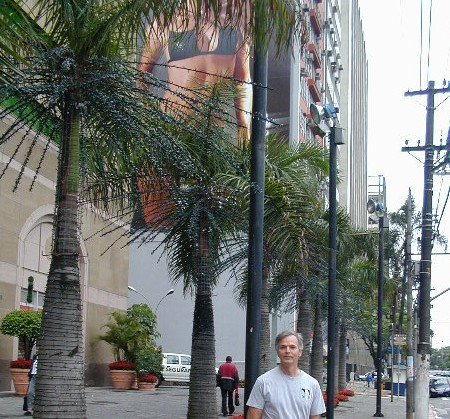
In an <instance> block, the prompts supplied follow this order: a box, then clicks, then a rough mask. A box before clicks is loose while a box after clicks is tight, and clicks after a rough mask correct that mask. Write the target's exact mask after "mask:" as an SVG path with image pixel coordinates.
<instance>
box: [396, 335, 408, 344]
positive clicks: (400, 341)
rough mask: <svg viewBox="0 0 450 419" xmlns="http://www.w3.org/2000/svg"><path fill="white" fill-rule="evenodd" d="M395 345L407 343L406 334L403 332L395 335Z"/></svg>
mask: <svg viewBox="0 0 450 419" xmlns="http://www.w3.org/2000/svg"><path fill="white" fill-rule="evenodd" d="M395 345H398V346H402V345H406V335H403V334H398V335H394V346H395Z"/></svg>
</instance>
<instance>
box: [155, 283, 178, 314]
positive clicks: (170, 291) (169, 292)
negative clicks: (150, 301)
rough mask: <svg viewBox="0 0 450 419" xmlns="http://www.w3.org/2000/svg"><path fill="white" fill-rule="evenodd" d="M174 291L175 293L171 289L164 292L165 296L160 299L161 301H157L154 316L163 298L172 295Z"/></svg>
mask: <svg viewBox="0 0 450 419" xmlns="http://www.w3.org/2000/svg"><path fill="white" fill-rule="evenodd" d="M174 291H175V290H174V289H173V288H171V289H170V290H169V291H167V292H166V294H165V295H164V296H162V297H161V299H160V300H159V301H158V304H156V309H155V314H156V313H157V311H158V307H159V305H160V304H161V301H162V300H164V298H166V297H167V296H168V295H171V294H173V293H174Z"/></svg>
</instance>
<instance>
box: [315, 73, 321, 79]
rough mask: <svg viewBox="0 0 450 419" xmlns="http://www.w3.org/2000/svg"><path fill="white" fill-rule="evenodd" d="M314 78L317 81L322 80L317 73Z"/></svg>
mask: <svg viewBox="0 0 450 419" xmlns="http://www.w3.org/2000/svg"><path fill="white" fill-rule="evenodd" d="M314 80H315V81H319V80H320V74H319V73H316V75H315V76H314Z"/></svg>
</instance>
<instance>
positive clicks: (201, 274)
mask: <svg viewBox="0 0 450 419" xmlns="http://www.w3.org/2000/svg"><path fill="white" fill-rule="evenodd" d="M207 96H208V97H209V99H208V100H207V101H206V102H205V103H204V104H202V105H200V107H201V109H202V112H201V115H199V116H198V117H195V115H194V116H193V115H190V116H189V118H186V119H185V120H184V121H183V122H184V124H185V126H186V127H187V128H188V129H189V128H193V127H195V126H197V127H199V129H200V131H201V134H202V135H201V136H193V135H189V134H188V133H186V134H184V135H180V139H181V140H182V141H183V142H184V145H185V150H186V151H187V152H188V153H189V154H190V155H191V156H195V158H196V159H198V161H199V162H201V168H202V170H201V172H200V173H198V174H195V173H192V172H191V173H188V172H187V171H183V170H179V169H178V170H177V168H176V167H173V168H171V169H172V170H171V176H170V178H167V179H166V180H165V186H166V189H165V190H166V192H167V193H166V194H165V196H164V197H163V199H164V201H165V205H166V207H165V208H166V210H165V211H162V212H159V214H158V215H156V213H153V214H149V213H148V211H151V212H154V207H153V206H144V207H143V208H142V211H143V218H142V220H141V224H139V223H135V229H136V230H135V233H134V238H133V240H144V241H145V240H149V239H152V238H154V237H156V235H158V234H160V233H161V232H163V233H164V237H163V239H162V242H161V247H162V248H163V249H164V251H165V252H166V253H167V258H168V264H169V273H170V276H171V278H172V280H173V281H175V282H176V281H183V285H184V290H185V292H189V291H190V292H191V293H193V294H194V295H195V303H194V317H193V330H192V347H191V357H192V358H191V362H192V364H191V365H192V368H191V374H190V383H189V402H188V417H189V418H200V417H201V418H216V417H217V410H216V409H217V405H216V389H215V387H216V386H215V383H216V378H215V334H214V313H213V303H212V290H213V287H214V285H215V284H216V283H217V280H218V276H219V274H220V272H221V271H222V269H223V266H222V261H221V260H222V257H223V254H224V252H226V251H227V243H228V241H230V240H231V237H233V235H235V234H239V232H240V231H241V230H242V224H243V218H242V212H241V211H240V208H239V205H237V202H238V201H237V194H238V193H239V191H234V190H232V189H231V188H229V187H227V186H225V185H224V184H223V183H222V182H221V180H220V176H221V175H222V174H223V173H232V172H236V171H238V164H237V160H236V159H235V154H236V153H239V151H238V150H237V149H236V148H235V147H234V146H233V145H232V142H233V138H230V136H229V132H230V130H229V129H228V127H227V126H221V125H220V124H217V120H218V119H219V118H221V116H222V115H224V112H225V110H224V108H225V107H226V106H228V105H229V103H230V102H231V100H232V99H233V97H234V92H233V89H230V86H229V85H227V84H226V83H225V84H222V85H215V86H212V87H211V92H210V93H209V94H208V95H207ZM218 147H220V148H221V151H220V152H218V151H217V149H218ZM215 150H216V151H215ZM169 170H170V169H169ZM147 180H148V182H147V183H145V182H144V183H142V182H141V191H142V193H143V194H144V196H145V194H146V193H150V192H151V191H152V190H153V188H154V187H153V182H154V180H153V179H150V178H149V179H147ZM150 215H153V216H150Z"/></svg>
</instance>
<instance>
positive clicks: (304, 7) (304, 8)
mask: <svg viewBox="0 0 450 419" xmlns="http://www.w3.org/2000/svg"><path fill="white" fill-rule="evenodd" d="M302 10H303V11H304V12H309V4H308V3H303V4H302Z"/></svg>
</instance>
